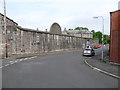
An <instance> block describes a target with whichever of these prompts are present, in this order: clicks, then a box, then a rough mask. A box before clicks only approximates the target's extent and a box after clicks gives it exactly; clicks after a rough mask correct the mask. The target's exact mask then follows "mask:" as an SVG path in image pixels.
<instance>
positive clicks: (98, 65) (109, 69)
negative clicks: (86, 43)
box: [85, 50, 120, 79]
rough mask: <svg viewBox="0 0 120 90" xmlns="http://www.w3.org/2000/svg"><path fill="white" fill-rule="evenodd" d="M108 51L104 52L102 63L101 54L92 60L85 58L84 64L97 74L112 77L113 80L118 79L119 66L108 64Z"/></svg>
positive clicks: (119, 75)
mask: <svg viewBox="0 0 120 90" xmlns="http://www.w3.org/2000/svg"><path fill="white" fill-rule="evenodd" d="M108 55H109V53H108V50H105V52H104V61H102V60H101V59H100V56H101V54H98V55H96V56H94V57H92V58H87V59H86V60H85V63H86V64H87V65H88V66H89V67H91V68H92V69H95V70H97V71H99V72H102V73H104V74H107V75H109V76H112V77H114V78H117V79H120V72H119V71H120V65H119V64H114V63H110V61H109V56H108Z"/></svg>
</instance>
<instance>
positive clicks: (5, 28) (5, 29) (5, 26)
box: [4, 0, 8, 58]
mask: <svg viewBox="0 0 120 90" xmlns="http://www.w3.org/2000/svg"><path fill="white" fill-rule="evenodd" d="M4 31H5V55H6V58H7V57H8V54H7V25H6V1H5V0H4Z"/></svg>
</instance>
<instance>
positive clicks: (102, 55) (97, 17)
mask: <svg viewBox="0 0 120 90" xmlns="http://www.w3.org/2000/svg"><path fill="white" fill-rule="evenodd" d="M93 18H94V19H99V18H101V19H102V51H101V53H102V54H101V60H103V59H104V58H103V57H104V54H103V53H104V17H103V16H96V17H93Z"/></svg>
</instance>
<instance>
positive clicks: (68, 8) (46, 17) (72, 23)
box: [0, 0, 120, 34]
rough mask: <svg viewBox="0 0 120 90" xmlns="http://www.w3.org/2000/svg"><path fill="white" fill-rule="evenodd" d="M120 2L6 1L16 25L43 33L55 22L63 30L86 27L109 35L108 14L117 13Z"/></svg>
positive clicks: (93, 0) (72, 0) (87, 0)
mask: <svg viewBox="0 0 120 90" xmlns="http://www.w3.org/2000/svg"><path fill="white" fill-rule="evenodd" d="M119 1H120V0H6V10H7V16H8V17H9V18H10V19H13V20H14V21H15V22H17V23H18V24H19V26H22V27H25V28H31V29H37V28H38V29H39V30H42V31H45V29H48V30H49V29H50V26H51V25H52V24H53V23H54V22H57V23H58V24H59V25H60V26H61V28H62V30H64V28H66V29H70V28H75V27H78V26H79V27H87V28H89V30H90V31H91V30H96V31H102V19H101V18H99V19H93V17H94V16H103V17H104V26H105V27H104V33H105V34H110V12H113V11H116V10H118V2H119ZM3 6H4V5H3V0H0V13H3V11H4V10H3Z"/></svg>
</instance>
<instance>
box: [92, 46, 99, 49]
mask: <svg viewBox="0 0 120 90" xmlns="http://www.w3.org/2000/svg"><path fill="white" fill-rule="evenodd" d="M93 48H94V49H98V48H101V46H100V45H95V46H94V47H93Z"/></svg>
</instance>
